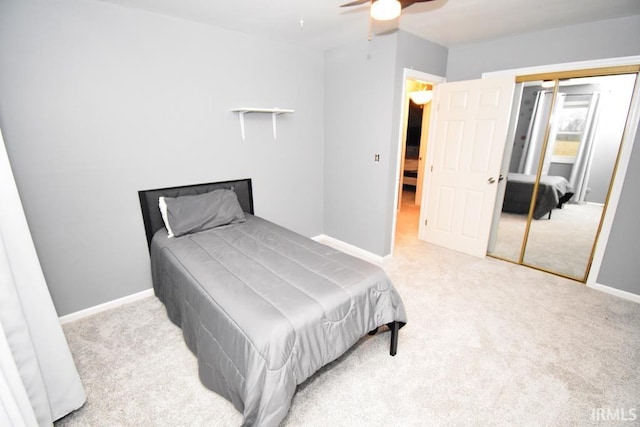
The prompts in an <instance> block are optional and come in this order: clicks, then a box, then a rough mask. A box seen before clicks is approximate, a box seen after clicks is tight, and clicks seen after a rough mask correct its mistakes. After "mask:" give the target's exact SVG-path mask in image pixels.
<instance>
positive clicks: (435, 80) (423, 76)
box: [388, 68, 447, 257]
mask: <svg viewBox="0 0 640 427" xmlns="http://www.w3.org/2000/svg"><path fill="white" fill-rule="evenodd" d="M407 80H422V81H427V82H429V83H432V84H433V86H434V87H435V86H436V85H438V84H441V83H445V82H446V81H447V79H446V77H443V76H438V75H435V74H429V73H425V72H423V71H418V70H414V69H413V68H404V69H403V71H402V96H401V97H400V108H399V109H398V111H399V112H400V125H399V126H398V150H397V153H396V171H397V173H396V179H395V191H394V197H393V220H392V223H391V251H390V253H389V255H388V256H389V257H392V256H393V253H394V251H395V247H396V243H395V242H396V227H397V225H398V208H399V207H400V194H401V193H400V191H401V189H400V185H401V182H402V178H401V176H400V175H401V174H402V173H403V171H402V162H403V160H404V159H403V158H402V153H403V152H404V143H405V142H404V133H405V128H406V126H407V117H408V114H409V112H408V111H407V97H408V96H409V94H408V93H407V84H406V83H407ZM432 114H433V113H432ZM427 153H428V148H427ZM427 155H428V154H427ZM424 175H425V176H426V174H424ZM426 184H427V183H426V180H425V181H423V187H422V193H423V195H424V189H425V185H426ZM420 209H422V204H421V206H420Z"/></svg>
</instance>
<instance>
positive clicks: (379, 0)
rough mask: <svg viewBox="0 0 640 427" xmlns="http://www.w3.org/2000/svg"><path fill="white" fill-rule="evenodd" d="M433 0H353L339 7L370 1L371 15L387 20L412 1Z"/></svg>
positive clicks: (394, 16)
mask: <svg viewBox="0 0 640 427" xmlns="http://www.w3.org/2000/svg"><path fill="white" fill-rule="evenodd" d="M428 1H433V0H355V1H352V2H350V3H345V4H341V5H340V7H350V6H358V5H361V4H365V3H371V17H372V18H373V19H375V20H378V21H388V20H390V19H395V18H397V17H398V16H400V12H401V11H402V9H404V8H406V7H409V6H411V5H412V4H414V3H424V2H428Z"/></svg>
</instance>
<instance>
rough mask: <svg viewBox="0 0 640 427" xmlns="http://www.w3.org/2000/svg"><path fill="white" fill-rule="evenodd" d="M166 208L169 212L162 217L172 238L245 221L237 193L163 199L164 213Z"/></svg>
mask: <svg viewBox="0 0 640 427" xmlns="http://www.w3.org/2000/svg"><path fill="white" fill-rule="evenodd" d="M163 205H164V206H163ZM164 209H166V212H162V214H163V219H164V222H165V226H166V227H167V230H168V231H169V237H171V236H172V235H173V236H175V237H179V236H182V235H185V234H189V233H196V232H198V231H203V230H208V229H210V228H215V227H219V226H222V225H227V224H233V223H237V222H243V221H245V216H244V212H243V211H242V207H241V206H240V203H238V197H237V196H236V193H235V192H234V191H233V190H226V189H218V190H213V191H211V192H209V193H203V194H197V195H193V196H180V197H161V200H160V210H161V211H163V210H164Z"/></svg>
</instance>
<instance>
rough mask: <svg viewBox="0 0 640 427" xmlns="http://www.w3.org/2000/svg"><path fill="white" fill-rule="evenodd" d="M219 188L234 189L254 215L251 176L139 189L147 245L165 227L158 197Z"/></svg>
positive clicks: (242, 203)
mask: <svg viewBox="0 0 640 427" xmlns="http://www.w3.org/2000/svg"><path fill="white" fill-rule="evenodd" d="M219 188H227V189H233V190H234V191H235V192H236V195H237V196H238V201H239V202H240V206H242V210H244V211H245V212H247V213H250V214H252V215H253V193H252V190H251V178H245V179H237V180H234V181H223V182H210V183H207V184H194V185H183V186H180V187H168V188H157V189H154V190H142V191H138V197H139V198H140V208H141V209H142V219H143V221H144V229H145V231H146V234H147V245H148V246H151V239H152V238H153V235H154V234H155V232H156V231H158V230H159V229H161V228H162V227H164V222H163V221H162V215H161V214H160V208H159V207H158V199H159V198H160V197H161V196H164V197H178V196H189V195H194V194H203V193H209V192H211V191H213V190H217V189H219Z"/></svg>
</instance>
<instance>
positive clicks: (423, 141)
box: [415, 102, 431, 206]
mask: <svg viewBox="0 0 640 427" xmlns="http://www.w3.org/2000/svg"><path fill="white" fill-rule="evenodd" d="M430 119H431V102H429V103H427V104H425V105H424V107H423V108H422V130H421V133H420V152H419V153H418V181H417V182H416V197H415V204H416V206H420V204H421V203H422V185H423V183H424V164H425V160H426V157H427V143H428V141H429V138H428V135H429V120H430Z"/></svg>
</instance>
